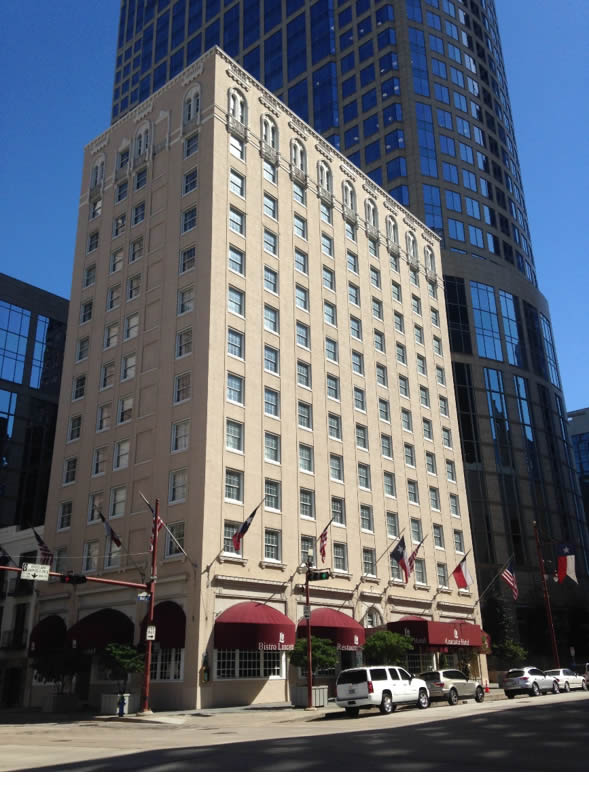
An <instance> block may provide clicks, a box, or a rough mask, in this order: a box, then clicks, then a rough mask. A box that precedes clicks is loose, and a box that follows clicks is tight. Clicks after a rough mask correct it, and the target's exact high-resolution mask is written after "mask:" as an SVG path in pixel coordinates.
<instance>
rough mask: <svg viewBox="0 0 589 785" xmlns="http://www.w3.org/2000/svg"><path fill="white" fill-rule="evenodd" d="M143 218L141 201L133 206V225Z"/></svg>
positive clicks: (143, 205) (143, 211)
mask: <svg viewBox="0 0 589 785" xmlns="http://www.w3.org/2000/svg"><path fill="white" fill-rule="evenodd" d="M194 216H195V220H196V210H195V211H194ZM144 220H145V202H141V203H140V204H136V205H135V207H133V226H135V225H136V224H139V223H141V222H142V221H144Z"/></svg>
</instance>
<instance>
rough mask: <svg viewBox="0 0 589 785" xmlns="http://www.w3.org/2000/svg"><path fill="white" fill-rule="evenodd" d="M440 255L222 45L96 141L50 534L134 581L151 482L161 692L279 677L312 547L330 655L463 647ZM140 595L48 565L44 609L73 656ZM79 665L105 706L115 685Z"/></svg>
mask: <svg viewBox="0 0 589 785" xmlns="http://www.w3.org/2000/svg"><path fill="white" fill-rule="evenodd" d="M439 258H440V250H439V241H438V238H437V237H436V235H435V234H433V233H432V232H431V230H429V229H428V228H427V227H426V226H424V225H423V224H422V223H421V222H420V221H418V220H417V219H416V218H415V217H414V216H412V215H411V214H410V213H409V212H408V211H407V210H405V209H404V208H403V207H401V206H400V205H399V204H398V203H396V202H394V201H393V200H392V199H391V198H390V197H389V196H388V195H387V194H386V193H385V192H384V191H382V190H380V189H379V188H378V186H376V185H375V184H374V183H373V182H372V181H371V180H370V179H369V178H368V177H366V176H365V175H364V174H363V173H361V172H360V171H359V170H358V169H356V168H355V167H354V166H353V165H351V164H350V163H349V162H348V161H347V160H346V159H345V158H344V157H343V156H342V155H340V154H339V153H338V152H337V150H335V149H334V148H332V147H331V146H329V145H328V144H327V143H326V142H325V140H324V139H323V138H322V137H320V136H319V135H318V134H316V133H315V132H314V131H313V130H312V129H311V128H310V127H309V126H307V125H305V124H304V123H303V122H302V121H301V120H300V119H298V118H297V117H296V116H295V115H294V114H293V113H292V112H291V111H290V110H289V109H287V108H286V107H285V106H284V105H283V104H282V103H280V102H279V101H278V100H277V99H276V98H274V97H273V96H272V95H271V94H270V93H269V92H267V91H266V90H265V89H264V88H263V87H262V86H261V85H260V84H259V83H257V82H256V81H255V80H254V79H252V78H251V77H250V76H249V75H248V74H247V73H246V72H245V71H243V70H242V69H241V68H240V67H239V66H238V65H237V64H236V63H234V62H233V61H232V60H230V59H229V58H228V57H227V56H225V55H224V54H223V53H222V52H221V51H220V50H218V49H214V50H211V51H210V52H208V53H207V54H205V55H204V56H203V57H202V58H201V59H200V60H198V61H197V62H196V63H194V64H193V65H192V66H190V67H189V68H187V69H186V70H185V71H183V72H182V73H181V74H179V75H178V76H177V77H175V78H174V79H172V80H171V81H170V82H168V83H167V84H166V85H165V86H164V87H163V88H162V89H161V90H159V91H158V92H156V93H154V94H153V95H152V96H151V97H150V98H149V99H148V100H147V101H146V102H145V103H143V104H141V105H140V106H138V107H137V108H136V109H134V110H133V111H132V112H130V113H129V114H127V115H126V116H125V117H124V118H122V119H121V120H119V121H117V122H115V123H114V124H113V125H112V126H111V127H110V128H109V129H108V130H107V131H106V132H105V133H104V134H103V135H101V136H100V137H98V138H97V139H95V140H94V141H93V142H91V143H90V144H89V145H88V146H87V148H86V151H85V158H84V171H83V178H82V189H81V197H80V213H79V224H78V235H77V242H76V255H75V265H74V273H73V282H72V295H71V308H70V319H69V324H68V339H67V346H66V354H65V362H64V378H63V384H62V395H61V401H60V408H59V418H58V425H57V436H56V444H55V453H54V462H53V470H52V480H51V488H50V494H49V503H48V514H47V519H46V527H45V539H46V541H47V542H48V544H49V545H50V546H51V547H52V549H53V550H54V551H55V553H56V555H57V557H58V564H59V568H60V569H62V570H64V571H67V570H71V571H73V572H74V573H81V572H84V573H86V574H87V575H99V576H104V577H113V578H114V577H116V578H121V579H122V580H128V581H139V580H141V577H140V569H139V568H141V569H143V570H144V575H146V574H148V572H147V571H148V569H149V567H148V563H149V558H150V557H149V541H150V531H151V514H150V512H149V510H148V509H147V507H146V505H145V503H144V502H143V501H142V498H141V494H144V495H145V496H146V497H147V498H148V499H150V500H151V501H152V502H153V500H154V499H155V497H159V498H160V500H161V511H160V512H161V516H162V518H163V519H164V521H165V522H166V524H167V525H168V527H169V529H170V530H171V531H172V532H173V533H174V535H175V537H176V538H177V539H178V541H179V542H180V543H181V544H182V545H183V548H184V549H185V551H186V554H187V556H185V555H184V554H183V553H182V552H180V551H179V549H178V548H177V546H176V545H175V543H174V542H173V540H172V539H171V538H170V537H169V535H168V533H167V532H166V530H165V529H164V530H163V531H162V538H161V540H160V548H159V549H158V550H159V554H158V561H159V567H158V582H157V603H158V606H157V607H156V627H157V636H156V647H155V655H154V665H153V668H152V676H153V683H152V704H153V707H154V708H156V709H158V708H160V709H161V708H171V707H177V708H180V707H186V708H187V707H195V706H215V705H217V706H218V705H232V704H233V705H235V704H240V703H241V704H243V703H250V702H251V703H253V702H268V701H280V700H288V699H289V697H290V696H291V694H292V688H293V687H294V686H295V685H296V683H297V680H298V676H299V674H298V673H297V672H296V669H294V668H292V667H289V665H288V657H287V653H286V650H287V649H288V647H289V646H290V645H291V643H292V640H293V639H294V635H295V625H298V624H299V622H300V620H301V619H302V617H303V607H304V591H303V588H304V580H305V575H304V572H305V570H304V568H303V567H302V566H301V564H302V562H303V561H304V560H305V559H306V558H307V555H308V552H309V550H312V551H313V553H314V561H315V563H316V564H317V565H318V566H325V567H327V568H329V569H330V570H331V572H332V575H331V577H330V579H329V580H326V581H322V582H314V583H312V584H311V609H312V611H313V615H312V617H311V623H312V625H314V627H315V629H316V630H317V631H320V632H321V633H322V634H324V635H326V636H328V637H331V638H332V640H333V641H334V642H335V643H336V644H338V648H339V652H340V666H344V667H345V666H347V665H350V664H352V663H354V662H356V661H357V660H358V658H359V657H360V656H361V655H360V653H359V651H360V649H361V644H362V639H363V636H364V628H368V627H374V626H380V625H384V624H387V625H389V624H392V625H393V627H392V629H400V630H401V631H402V630H404V629H410V630H411V631H413V632H414V634H415V635H416V648H415V651H414V652H413V654H412V655H411V656H410V659H409V666H410V667H411V668H412V669H413V670H414V671H415V672H417V671H418V670H419V669H425V668H426V667H427V666H428V665H429V664H431V663H432V661H433V660H432V658H433V657H434V656H435V652H436V651H437V652H445V653H447V654H448V657H450V658H451V659H452V657H453V658H454V659H455V660H456V661H457V664H458V660H460V659H465V658H467V657H469V656H470V655H472V654H476V653H477V652H478V646H479V645H480V642H481V639H480V627H479V626H478V625H479V622H480V619H479V615H478V606H477V591H476V584H474V583H473V584H472V585H471V586H470V587H469V588H468V589H466V590H458V588H457V586H456V583H455V581H454V579H453V578H452V577H451V573H452V571H453V570H454V568H455V567H456V565H457V564H458V563H459V562H460V561H461V560H462V558H463V557H464V555H465V554H469V553H470V550H471V535H470V527H469V520H468V512H467V504H466V497H465V487H464V476H463V467H462V460H461V455H460V446H459V433H458V425H457V418H456V406H455V399H454V391H453V387H452V371H451V364H450V352H449V346H448V337H447V323H446V313H445V306H444V298H443V293H442V284H441V278H440V269H439ZM261 502H262V504H261V507H260V509H258V510H257V512H256V514H255V516H254V518H253V521H252V523H251V526H250V527H249V530H248V531H247V533H246V534H245V536H244V538H243V540H242V543H241V548H240V550H239V551H237V552H236V550H235V548H234V545H233V541H232V536H233V535H234V534H235V533H236V531H237V530H238V528H239V527H240V525H241V524H242V522H243V521H244V520H245V519H246V518H247V517H248V516H249V515H250V513H252V511H253V510H255V509H256V507H257V506H258V505H260V503H261ZM99 513H102V514H103V515H104V516H105V517H106V518H107V519H108V521H109V522H110V525H111V526H112V528H113V530H114V532H115V533H116V535H118V537H119V538H120V539H121V542H122V546H123V547H122V548H118V547H117V546H116V545H115V543H114V542H113V541H112V539H110V538H109V537H107V536H106V532H105V528H104V526H103V524H102V522H101V519H100V515H99ZM330 520H332V523H331V525H330V527H329V529H328V532H327V543H326V555H325V562H323V561H322V558H321V556H320V554H319V553H318V551H319V543H318V539H317V538H318V537H319V535H320V534H321V532H322V531H323V530H324V528H325V527H326V525H327V524H328V522H329V521H330ZM399 538H403V539H404V542H405V544H406V550H407V557H409V554H411V553H412V551H414V549H415V548H416V547H417V546H418V544H419V543H420V541H422V540H423V544H422V545H421V547H420V548H419V550H418V552H417V555H416V561H415V569H414V571H413V573H412V574H411V576H410V579H409V582H408V583H407V584H406V583H405V581H404V578H403V575H402V572H401V571H400V569H399V567H398V565H397V563H396V561H395V560H394V559H392V558H391V553H392V551H393V549H394V548H395V547H396V545H397V544H398V543H399ZM467 564H469V565H470V567H469V569H470V572H471V573H472V574H473V575H474V567H473V564H472V556H467ZM136 595H137V592H136V591H134V590H131V589H122V588H119V587H114V588H111V587H105V586H103V585H99V584H93V583H91V582H88V583H86V584H83V585H82V586H79V587H77V588H76V589H72V588H71V587H69V586H63V585H62V584H60V583H51V584H49V585H48V587H47V589H46V590H45V591H44V593H43V595H42V597H41V613H40V619H41V623H43V620H45V619H48V618H49V617H59V618H60V619H61V620H62V625H63V628H64V630H65V629H66V628H67V634H66V640H67V641H69V643H70V645H71V644H72V642H74V641H75V646H76V647H77V648H78V650H79V651H80V652H86V651H87V652H93V651H95V650H98V649H100V648H101V646H103V645H104V644H105V642H108V640H111V639H112V640H118V641H121V642H124V641H127V642H137V641H138V640H141V639H143V638H144V628H143V629H142V621H143V617H144V615H145V611H146V604H145V603H142V602H139V601H137V597H136ZM408 616H417V617H419V618H418V619H413V620H406V617H408ZM400 621H402V623H401V624H400V625H399V624H398V622H400ZM54 622H55V619H53V622H50V621H47V622H46V624H47V626H48V627H49V626H51V624H52V623H54ZM439 622H446V624H444V625H441V624H437V623H439ZM395 623H396V624H395ZM420 628H421V630H422V633H423V635H422V637H419V636H418V635H417V634H416V633H415V630H418V629H420ZM420 634H421V633H420ZM423 636H425V637H423ZM473 662H474V664H475V667H478V663H477V658H476V656H475V657H474V659H473ZM85 667H86V677H85V678H81V677H80V678H79V679H78V690H79V693H80V696H81V697H83V698H88V699H89V700H90V702H93V703H97V700H98V698H97V696H98V695H99V693H101V692H108V691H110V690H109V689H108V687H109V685H108V683H107V682H106V681H103V680H102V679H104V676H105V674H104V673H103V672H102V671H101V668H100V666H99V664H98V663H97V661H96V658H94V661H92V660H91V658H90V656H88V658H87V661H86V666H85ZM483 667H484V666H483ZM324 678H325V680H326V681H327V682H328V683H333V677H332V676H331V675H330V674H326V675H325V677H324Z"/></svg>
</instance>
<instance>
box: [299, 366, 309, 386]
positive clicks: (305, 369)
mask: <svg viewBox="0 0 589 785" xmlns="http://www.w3.org/2000/svg"><path fill="white" fill-rule="evenodd" d="M297 384H300V385H301V386H302V387H308V388H311V365H310V364H309V363H306V362H303V361H302V360H297Z"/></svg>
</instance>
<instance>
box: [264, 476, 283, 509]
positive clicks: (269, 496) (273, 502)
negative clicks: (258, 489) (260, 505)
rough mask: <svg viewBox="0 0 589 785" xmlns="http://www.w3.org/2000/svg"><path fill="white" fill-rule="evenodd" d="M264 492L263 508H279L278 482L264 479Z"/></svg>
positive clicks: (279, 489)
mask: <svg viewBox="0 0 589 785" xmlns="http://www.w3.org/2000/svg"><path fill="white" fill-rule="evenodd" d="M264 494H265V496H264V508H265V509H266V510H280V509H281V505H280V503H281V488H280V483H279V482H276V481H275V480H265V483H264Z"/></svg>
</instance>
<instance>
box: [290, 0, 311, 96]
mask: <svg viewBox="0 0 589 785" xmlns="http://www.w3.org/2000/svg"><path fill="white" fill-rule="evenodd" d="M286 41H287V69H288V81H289V82H290V81H291V79H295V78H296V77H297V76H298V75H299V74H302V73H303V72H304V71H305V70H306V68H307V42H306V27H305V14H299V15H298V16H297V17H295V18H294V19H293V20H292V22H289V23H288V26H287V33H286Z"/></svg>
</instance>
